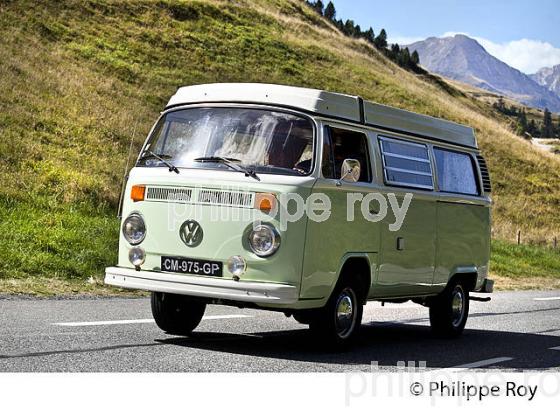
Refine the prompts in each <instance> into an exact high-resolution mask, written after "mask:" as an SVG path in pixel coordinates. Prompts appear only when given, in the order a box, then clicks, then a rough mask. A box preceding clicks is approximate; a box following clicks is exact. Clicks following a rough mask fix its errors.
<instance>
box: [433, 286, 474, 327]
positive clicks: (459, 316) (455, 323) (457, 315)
mask: <svg viewBox="0 0 560 410" xmlns="http://www.w3.org/2000/svg"><path fill="white" fill-rule="evenodd" d="M468 316H469V292H468V290H466V289H465V287H464V285H463V284H461V283H460V282H455V283H452V284H450V286H448V287H447V288H445V290H444V291H443V292H442V293H441V294H440V295H438V296H437V297H436V298H435V299H434V300H433V301H432V302H431V303H430V324H431V326H432V331H433V332H434V333H435V334H437V335H438V336H442V337H457V336H459V335H461V333H463V330H464V329H465V325H466V323H467V318H468Z"/></svg>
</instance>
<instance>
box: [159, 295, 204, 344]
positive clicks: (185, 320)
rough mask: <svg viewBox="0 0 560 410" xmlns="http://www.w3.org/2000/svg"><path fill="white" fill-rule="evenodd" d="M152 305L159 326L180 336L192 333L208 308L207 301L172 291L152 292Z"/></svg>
mask: <svg viewBox="0 0 560 410" xmlns="http://www.w3.org/2000/svg"><path fill="white" fill-rule="evenodd" d="M151 305H152V315H153V316H154V319H155V321H156V324H157V325H158V327H159V328H160V329H161V330H163V331H165V332H167V333H169V334H172V335H178V336H188V335H190V334H191V333H192V331H193V330H194V329H195V328H196V327H197V326H198V324H199V323H200V321H201V320H202V316H204V311H205V310H206V303H204V302H201V301H200V300H197V299H194V298H191V297H189V296H183V295H175V294H172V293H161V292H152V297H151Z"/></svg>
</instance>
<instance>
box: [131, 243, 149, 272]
mask: <svg viewBox="0 0 560 410" xmlns="http://www.w3.org/2000/svg"><path fill="white" fill-rule="evenodd" d="M128 260H129V261H130V263H132V264H133V265H134V266H136V267H139V266H140V265H142V264H143V263H144V261H145V260H146V252H145V251H144V249H142V248H140V247H134V248H130V250H129V251H128Z"/></svg>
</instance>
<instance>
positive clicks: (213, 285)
mask: <svg viewBox="0 0 560 410" xmlns="http://www.w3.org/2000/svg"><path fill="white" fill-rule="evenodd" d="M105 283H106V284H107V285H113V286H119V287H121V288H127V289H141V290H148V291H152V292H166V293H177V294H181V295H189V296H198V297H205V298H211V299H222V300H234V301H240V302H252V303H256V304H263V305H291V304H294V303H296V302H297V301H298V293H299V291H298V288H297V287H296V286H292V285H285V284H280V283H264V282H244V281H243V280H241V281H238V282H236V281H234V280H231V279H222V278H208V277H204V276H200V277H198V276H193V275H180V274H173V273H161V272H153V271H136V270H134V269H129V268H119V267H109V268H107V269H105Z"/></svg>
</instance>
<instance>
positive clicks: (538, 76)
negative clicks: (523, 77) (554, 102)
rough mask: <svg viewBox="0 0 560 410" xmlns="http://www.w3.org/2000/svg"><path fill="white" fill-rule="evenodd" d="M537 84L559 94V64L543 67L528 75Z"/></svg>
mask: <svg viewBox="0 0 560 410" xmlns="http://www.w3.org/2000/svg"><path fill="white" fill-rule="evenodd" d="M530 77H531V78H532V79H533V80H535V81H536V82H537V83H538V84H540V85H542V86H543V87H546V88H547V89H548V90H550V91H552V92H553V93H555V94H556V95H558V96H560V64H557V65H555V66H552V67H543V68H541V69H540V70H539V71H537V72H536V73H535V74H531V76H530Z"/></svg>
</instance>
